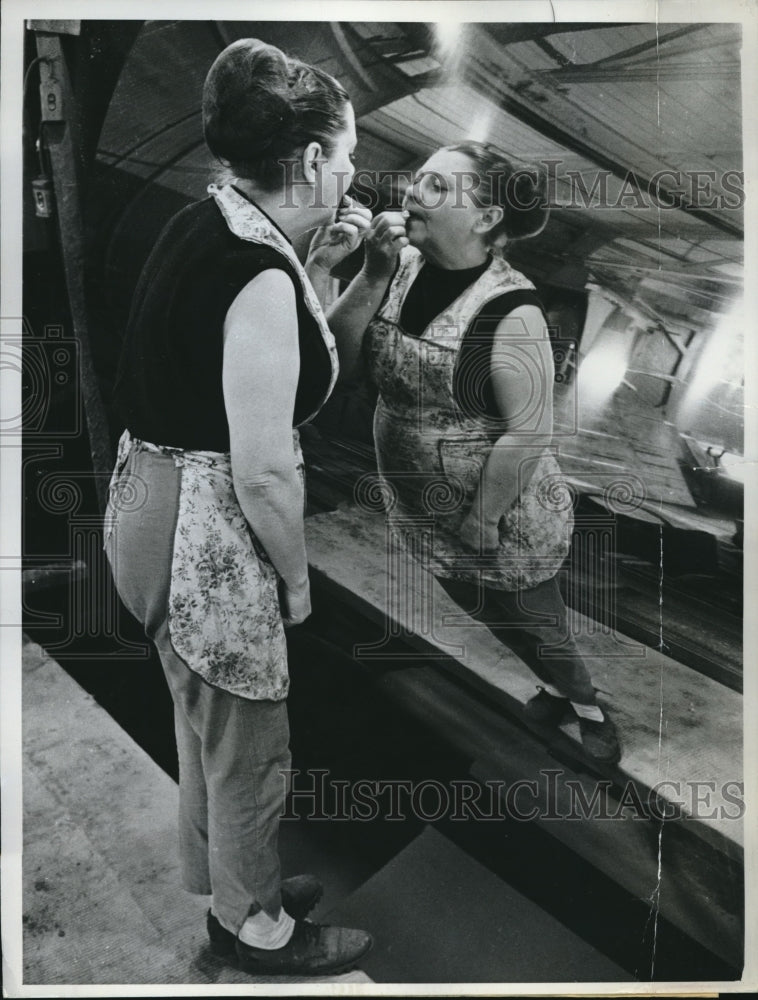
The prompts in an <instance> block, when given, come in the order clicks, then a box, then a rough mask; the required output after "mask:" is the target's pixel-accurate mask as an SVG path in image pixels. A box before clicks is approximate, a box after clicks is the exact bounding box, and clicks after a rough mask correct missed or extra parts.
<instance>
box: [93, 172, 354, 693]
mask: <svg viewBox="0 0 758 1000" xmlns="http://www.w3.org/2000/svg"><path fill="white" fill-rule="evenodd" d="M209 190H210V191H211V193H212V194H213V196H214V198H215V200H216V203H217V205H218V206H219V209H220V211H221V212H222V214H223V216H224V218H225V220H226V222H227V225H228V226H229V228H230V230H231V231H232V232H233V233H235V235H236V236H238V237H239V238H240V239H243V240H247V241H248V242H251V243H260V244H263V245H267V246H273V247H274V248H275V249H276V250H278V251H279V252H280V253H282V254H283V255H284V256H285V257H286V258H287V259H288V261H289V262H290V264H291V265H292V267H293V268H294V270H295V272H296V274H297V277H298V279H299V281H300V287H301V290H302V292H303V296H304V299H305V303H306V306H307V308H308V311H309V312H310V313H311V315H312V316H313V318H314V319H315V321H316V325H317V332H316V333H315V334H314V337H315V346H316V347H317V348H318V349H319V351H320V354H319V357H320V358H323V360H324V365H323V368H322V369H320V372H323V378H322V379H319V384H316V385H313V386H309V387H308V388H309V390H310V391H309V393H308V394H307V399H308V401H309V406H308V409H309V411H310V412H308V413H307V414H306V415H304V416H303V417H302V419H299V420H298V423H299V424H302V423H305V422H307V421H308V420H310V419H312V417H314V416H315V415H316V413H317V412H318V410H319V409H320V407H321V406H322V405H323V403H324V402H325V401H326V399H327V398H328V396H329V394H330V392H331V390H332V388H333V386H334V382H335V380H336V377H337V371H338V366H337V354H336V349H335V344H334V338H333V337H332V334H331V331H330V330H329V328H328V326H327V325H326V320H325V318H324V314H323V312H322V310H321V306H320V305H319V303H318V299H317V298H316V295H315V292H314V291H313V288H312V286H311V284H310V281H309V280H308V278H307V276H306V274H305V271H304V270H303V268H302V265H301V264H300V261H299V260H298V259H297V256H296V255H295V253H294V250H293V249H292V246H291V245H290V244H289V243H288V242H287V240H286V239H285V238H284V237H283V236H282V234H281V233H280V232H279V231H278V230H277V229H276V227H275V226H274V225H273V224H272V223H271V221H270V220H269V219H267V218H266V216H265V215H263V213H262V212H260V210H259V209H258V208H257V207H256V206H255V205H253V204H252V203H251V202H249V201H248V200H247V199H246V198H243V197H242V195H240V194H239V193H238V192H237V191H235V190H234V189H233V188H232V187H228V186H227V187H224V188H220V189H219V188H216V187H214V186H211V188H210V189H209ZM303 377H304V378H306V379H308V378H310V379H311V380H313V379H314V373H313V372H304V373H303ZM293 443H294V461H295V464H296V466H297V469H298V471H299V473H300V476H301V479H303V472H304V470H303V457H302V452H301V450H300V438H299V434H298V432H297V430H294V431H293ZM132 446H135V447H139V448H144V449H146V450H148V451H153V452H159V453H160V454H162V455H167V456H170V457H171V458H172V459H173V461H174V463H175V464H176V466H177V468H178V469H179V471H180V483H181V485H180V490H179V501H178V511H177V518H176V529H175V532H174V547H173V556H172V561H171V583H170V589H169V595H168V625H169V634H170V637H171V643H172V646H173V647H174V649H175V651H176V652H177V654H178V655H179V656H180V657H181V658H182V659H183V660H184V661H185V663H186V664H187V666H188V667H190V668H191V669H192V670H193V671H195V672H196V673H198V674H200V676H201V677H202V678H203V679H204V680H206V681H207V682H208V683H209V684H213V685H215V686H216V687H219V688H223V689H224V690H225V691H229V692H231V693H232V694H236V695H240V696H241V697H243V698H252V699H256V700H266V699H270V700H272V701H278V700H281V699H282V698H285V697H286V695H287V690H288V686H289V678H288V673H287V648H286V642H285V636H284V627H283V625H282V618H281V611H280V606H279V595H278V583H279V578H278V574H277V572H276V570H275V568H274V566H273V565H272V563H271V561H270V560H269V558H268V556H267V554H266V552H265V551H264V549H263V547H262V546H261V544H260V543H259V541H258V539H257V538H256V537H255V536H254V535H253V533H252V531H251V529H250V525H249V524H248V521H247V519H246V517H245V515H244V514H243V512H242V508H241V507H240V505H239V501H238V500H237V495H236V493H235V490H234V484H233V481H232V468H231V460H230V455H229V454H228V453H221V452H212V451H190V450H184V449H181V448H171V447H166V446H163V445H160V444H151V443H149V442H146V441H139V442H137V441H135V440H133V439H132V438H131V436H130V434H129V432H128V431H125V432H124V434H123V435H122V437H121V441H120V442H119V453H118V458H117V460H116V468H115V471H114V473H113V478H112V480H111V494H110V500H109V503H108V510H107V511H106V518H105V539H106V543H107V542H108V538H109V535H110V533H111V532H112V531H113V530H114V527H116V526H117V522H118V515H119V510H124V511H126V510H127V509H128V499H125V498H128V495H129V493H130V489H131V488H132V487H133V485H134V484H130V483H129V482H128V478H129V477H128V475H126V474H124V466H125V464H126V462H127V459H128V456H129V451H130V449H131V448H132ZM303 513H305V512H303Z"/></svg>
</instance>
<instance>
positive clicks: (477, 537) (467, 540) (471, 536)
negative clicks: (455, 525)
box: [459, 513, 500, 554]
mask: <svg viewBox="0 0 758 1000" xmlns="http://www.w3.org/2000/svg"><path fill="white" fill-rule="evenodd" d="M459 535H460V539H461V541H462V542H463V544H464V545H465V546H466V548H467V549H471V550H472V551H474V552H480V553H482V554H485V553H486V554H489V553H492V552H496V551H497V550H498V548H499V546H500V533H499V531H498V528H497V524H487V523H485V522H484V521H480V519H479V518H478V517H477V516H476V514H474V513H469V514H468V515H467V516H466V517H465V518H464V519H463V522H462V523H461V527H460V531H459Z"/></svg>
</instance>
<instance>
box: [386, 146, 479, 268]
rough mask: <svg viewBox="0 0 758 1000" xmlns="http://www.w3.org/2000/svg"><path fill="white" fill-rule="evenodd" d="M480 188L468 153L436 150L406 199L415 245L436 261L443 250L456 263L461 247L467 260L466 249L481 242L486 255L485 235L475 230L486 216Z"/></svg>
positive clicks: (417, 173) (410, 234)
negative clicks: (477, 194)
mask: <svg viewBox="0 0 758 1000" xmlns="http://www.w3.org/2000/svg"><path fill="white" fill-rule="evenodd" d="M477 187H478V178H477V176H476V169H475V166H474V163H473V161H472V160H471V159H470V158H469V157H468V156H467V155H466V154H465V153H459V152H455V151H453V150H448V149H440V150H438V151H437V152H436V153H433V154H432V156H430V157H429V159H428V160H427V161H426V163H425V164H424V165H423V166H422V167H420V168H419V170H418V171H417V172H416V176H415V178H414V180H413V183H412V184H411V185H410V186H409V187H408V188H407V189H406V192H405V197H404V199H403V209H404V210H405V211H406V212H407V213H408V218H407V219H406V232H407V234H408V240H409V242H410V244H411V246H414V247H416V248H417V249H419V250H420V251H421V253H422V254H424V256H429V257H430V258H431V259H432V260H434V259H435V258H436V257H438V256H439V254H440V253H441V254H442V255H443V256H444V257H445V258H446V259H447V260H448V261H453V262H454V261H455V258H456V256H457V253H456V251H457V250H460V251H461V253H460V256H461V258H462V259H464V260H467V259H468V257H467V254H466V253H464V252H463V251H464V250H466V251H470V250H471V248H472V246H473V247H476V248H477V249H478V244H481V253H482V254H485V253H486V244H485V241H484V237H483V235H481V234H480V233H478V232H476V231H475V229H474V227H475V226H476V225H477V223H478V222H479V220H480V219H481V217H482V205H481V203H480V202H478V201H477V199H476V195H475V192H476V189H477ZM482 259H484V257H482ZM448 266H449V265H448ZM463 266H465V265H463Z"/></svg>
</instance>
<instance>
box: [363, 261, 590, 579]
mask: <svg viewBox="0 0 758 1000" xmlns="http://www.w3.org/2000/svg"><path fill="white" fill-rule="evenodd" d="M422 264H423V258H422V257H421V255H420V254H419V252H418V251H417V250H415V249H414V248H412V247H406V248H405V249H404V251H403V253H402V257H401V263H400V266H399V268H398V272H397V274H396V276H395V279H394V282H393V285H392V287H391V289H390V292H389V294H388V296H387V299H386V300H385V304H384V306H383V308H382V309H381V310H380V312H379V313H378V315H377V317H376V318H375V319H374V320H373V321H372V322H371V324H370V325H369V329H368V333H367V338H366V357H367V362H368V366H369V370H370V372H371V374H372V377H373V380H374V382H375V383H376V386H377V388H378V390H379V402H378V405H377V408H376V412H375V415H374V440H375V445H376V451H377V461H378V466H379V472H380V475H381V476H382V480H383V485H384V496H385V497H386V498H387V499H386V508H387V516H388V519H389V522H390V525H391V527H392V529H393V531H394V533H395V534H396V536H399V538H400V540H401V541H402V542H403V544H404V545H405V547H406V548H407V549H409V550H410V551H412V552H413V553H414V555H416V557H417V558H419V559H420V560H421V561H422V562H423V563H424V564H425V565H426V566H427V568H428V569H429V570H430V571H431V572H433V573H434V574H436V575H438V576H443V577H448V578H454V579H460V580H469V581H481V582H482V583H483V584H486V585H487V586H490V587H493V588H496V589H500V590H519V589H521V588H526V587H535V586H537V584H539V583H542V582H543V581H544V580H549V579H550V578H551V577H553V576H555V574H556V572H557V571H558V569H559V568H560V566H561V564H562V563H563V561H564V559H565V558H566V556H567V554H568V551H569V542H570V534H571V528H572V511H571V504H570V503H567V502H556V497H559V494H560V490H559V489H558V485H559V484H560V483H561V477H560V469H559V467H558V464H557V462H556V459H555V457H554V456H553V454H552V453H551V452H550V451H548V450H545V451H543V452H542V454H541V455H538V456H534V455H531V454H529V455H528V457H525V459H524V461H523V462H522V464H521V470H520V473H519V474H520V476H521V477H522V478H523V485H522V486H521V487H520V489H519V495H518V497H517V499H516V500H515V501H514V503H513V504H512V506H511V507H510V508H509V510H507V511H506V513H505V514H504V516H503V517H502V518H501V520H500V524H499V549H498V551H497V552H496V553H495V554H494V555H492V556H487V557H481V556H476V555H475V554H472V553H471V552H470V551H469V550H468V549H466V548H464V546H463V545H462V544H461V542H460V541H459V540H458V538H459V529H460V525H461V523H462V521H463V519H464V518H465V517H466V515H467V514H468V513H469V511H470V509H471V505H472V503H473V502H474V499H475V497H476V495H477V491H478V488H479V483H480V481H481V476H482V472H483V468H484V465H485V463H486V461H487V458H488V456H489V454H490V452H491V450H492V448H493V446H494V445H495V442H496V441H497V440H498V438H499V437H500V436H501V435H502V433H503V432H502V429H498V428H497V427H496V426H494V422H493V421H488V420H486V419H484V418H476V417H471V416H468V415H466V414H464V413H463V412H462V411H461V409H460V407H459V406H458V405H457V402H456V400H455V396H454V388H453V387H454V374H455V366H456V363H457V361H458V356H459V353H460V348H461V343H462V340H463V336H464V334H465V332H466V330H467V329H468V327H469V325H470V323H471V322H472V320H473V319H474V317H475V316H476V315H477V314H478V313H479V312H480V310H481V309H482V307H483V306H484V305H485V303H486V302H487V301H489V300H490V299H492V298H495V297H497V296H499V295H501V294H503V293H504V292H507V291H511V290H515V289H531V288H532V287H533V286H532V285H531V283H530V282H529V281H528V280H527V279H526V278H525V277H524V276H523V275H522V274H519V272H517V271H514V270H513V268H511V266H510V265H509V264H508V263H507V262H506V261H504V260H502V259H499V258H494V259H493V261H492V263H491V265H490V267H489V268H488V269H487V270H486V271H485V272H484V274H483V275H481V276H480V277H479V279H478V280H477V281H475V282H474V283H473V284H472V285H470V286H469V288H467V289H466V290H465V291H464V292H463V294H462V295H461V296H459V298H458V299H456V300H455V301H454V302H453V303H452V304H451V305H450V306H449V308H448V309H446V310H445V312H444V313H441V314H440V315H439V316H437V317H436V318H435V320H434V321H433V323H431V324H430V326H429V327H427V329H426V330H425V331H424V332H423V334H422V336H421V337H420V338H419V337H412V336H410V335H408V334H406V333H405V332H404V331H403V329H402V328H401V326H400V312H401V309H402V305H403V301H404V299H405V295H406V294H407V292H408V290H409V289H410V286H411V284H412V282H413V280H414V278H415V277H416V275H417V274H418V272H419V270H420V268H421V266H422ZM524 440H525V442H526V441H528V438H526V437H525V439H524ZM546 484H548V487H547V490H546ZM567 496H568V494H567V493H566V492H565V491H564V493H563V496H562V499H564V500H565V498H566V497H567ZM559 499H561V497H559Z"/></svg>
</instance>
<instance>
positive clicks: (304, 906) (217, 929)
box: [206, 875, 324, 956]
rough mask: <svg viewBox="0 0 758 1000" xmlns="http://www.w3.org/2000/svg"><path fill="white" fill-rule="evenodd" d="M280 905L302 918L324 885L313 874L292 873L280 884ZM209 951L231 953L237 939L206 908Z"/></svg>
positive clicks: (219, 953) (298, 918)
mask: <svg viewBox="0 0 758 1000" xmlns="http://www.w3.org/2000/svg"><path fill="white" fill-rule="evenodd" d="M281 893H282V906H283V908H284V909H285V910H286V911H287V913H289V915H290V916H291V917H294V918H295V920H304V919H305V918H306V917H307V916H308V914H309V913H310V912H311V910H312V909H313V907H314V906H315V905H316V903H318V901H319V900H320V899H321V897H322V896H323V895H324V887H323V885H322V884H321V882H320V881H319V879H317V878H316V876H315V875H293V876H292V878H286V879H284V880H283V882H282V884H281ZM206 925H207V927H208V937H209V938H210V942H211V951H212V952H213V954H214V955H221V956H223V955H233V954H234V943H235V941H236V940H237V938H236V937H235V935H234V934H232V932H231V931H228V930H227V929H226V927H223V926H222V925H221V924H220V923H219V922H218V919H217V918H216V917H214V916H213V914H212V913H211V911H210V910H208V918H207V921H206Z"/></svg>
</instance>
